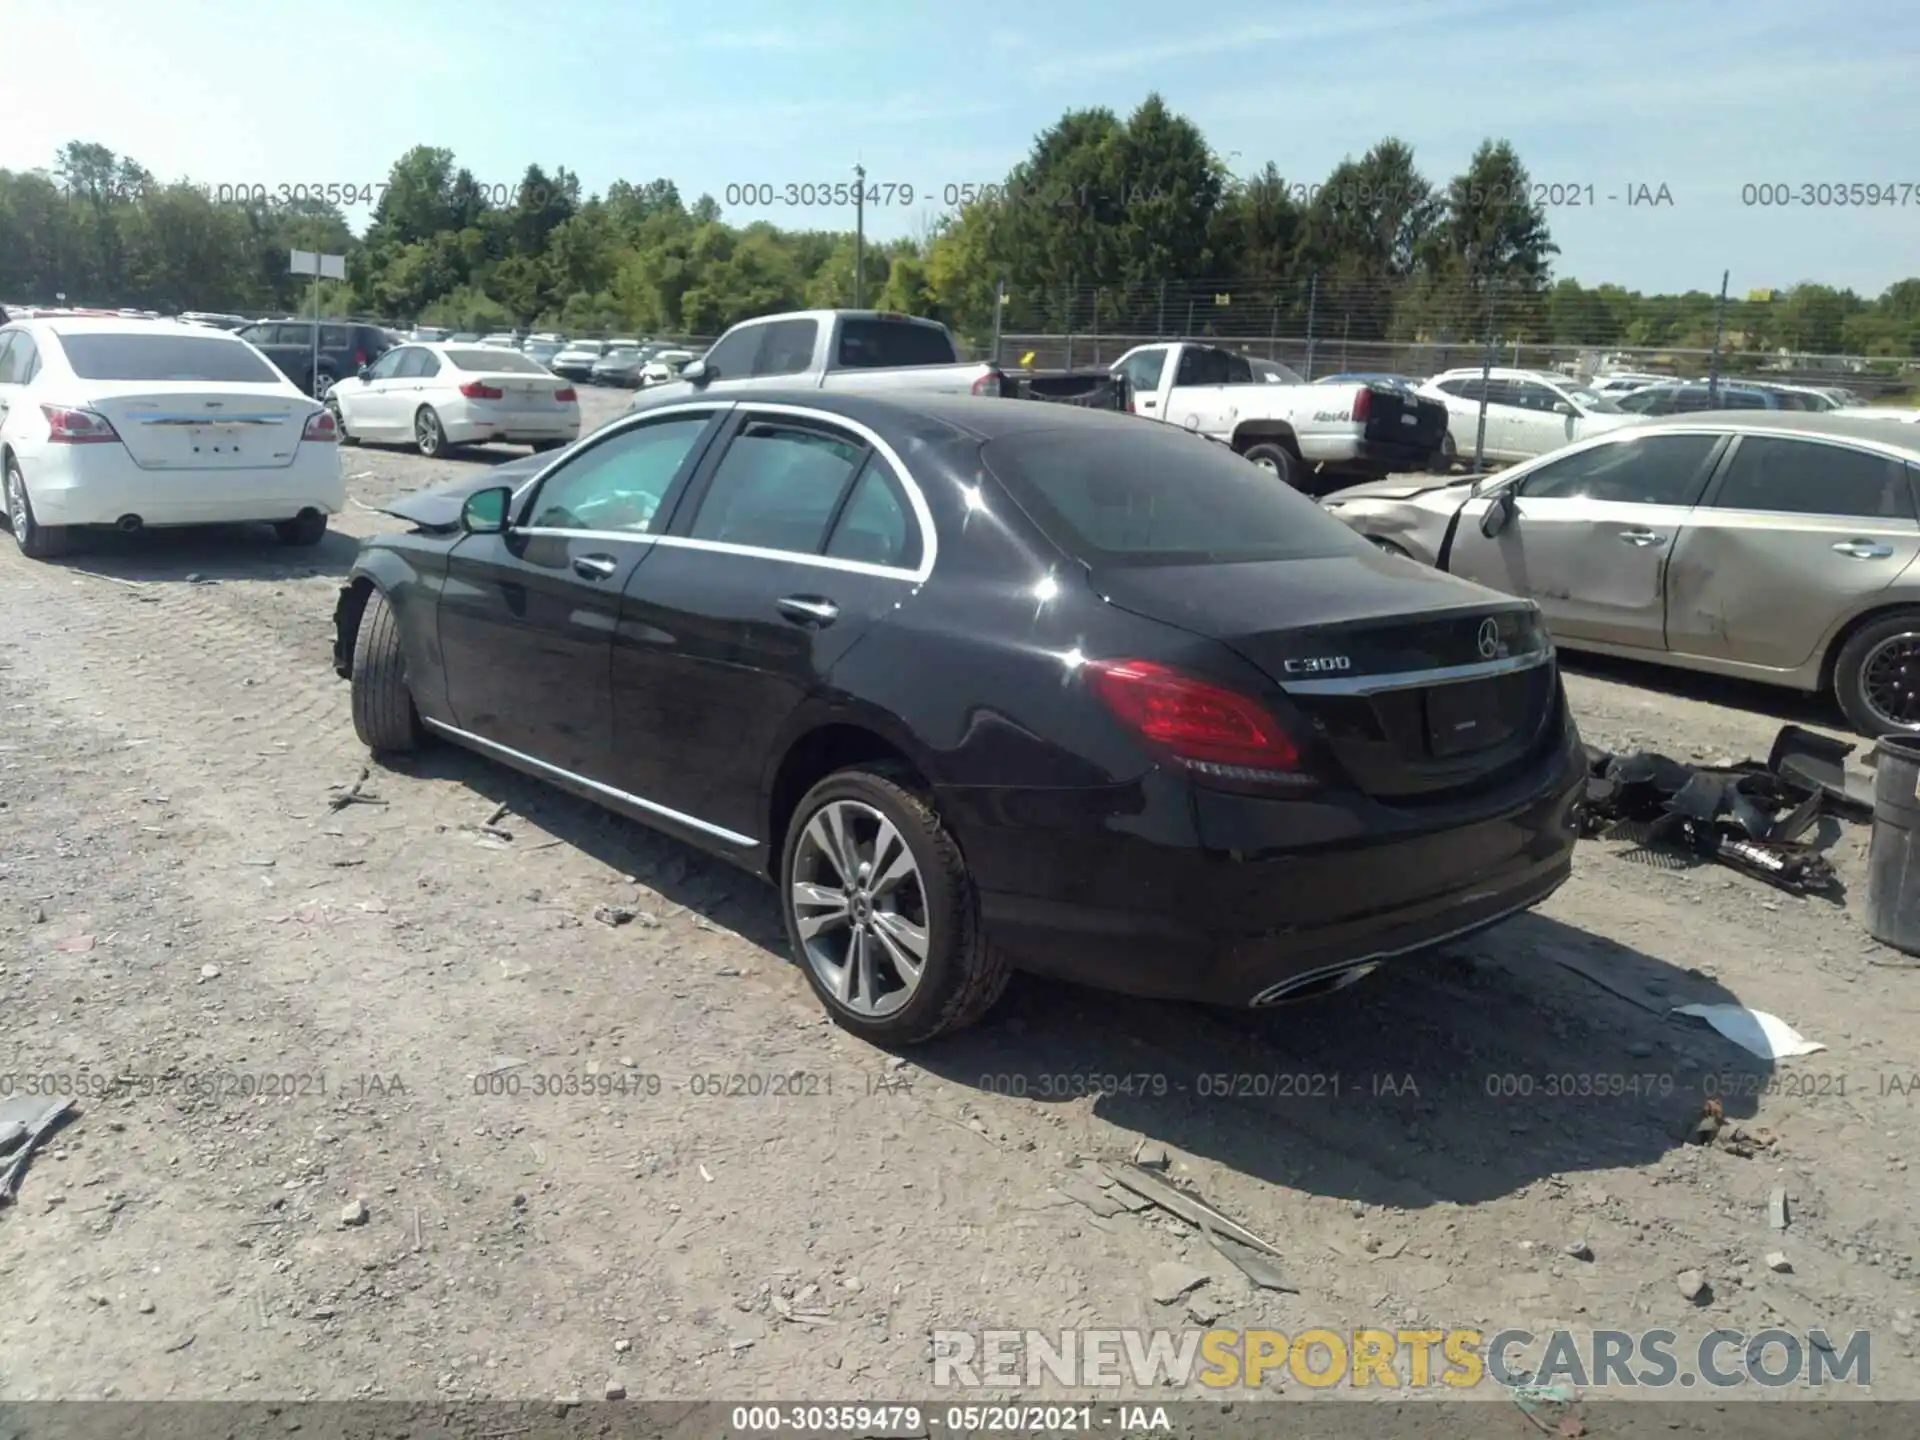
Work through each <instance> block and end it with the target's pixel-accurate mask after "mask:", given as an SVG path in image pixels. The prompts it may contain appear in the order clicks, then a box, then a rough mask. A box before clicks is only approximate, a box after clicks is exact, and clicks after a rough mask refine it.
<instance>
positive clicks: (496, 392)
mask: <svg viewBox="0 0 1920 1440" xmlns="http://www.w3.org/2000/svg"><path fill="white" fill-rule="evenodd" d="M460 393H461V394H462V395H464V396H466V397H467V399H469V400H499V399H503V398H504V397H505V396H506V393H507V392H506V391H504V390H502V389H500V388H499V387H498V386H494V385H489V384H487V383H486V382H485V381H482V380H469V381H468V382H467V383H466V384H464V385H462V386H461V387H460Z"/></svg>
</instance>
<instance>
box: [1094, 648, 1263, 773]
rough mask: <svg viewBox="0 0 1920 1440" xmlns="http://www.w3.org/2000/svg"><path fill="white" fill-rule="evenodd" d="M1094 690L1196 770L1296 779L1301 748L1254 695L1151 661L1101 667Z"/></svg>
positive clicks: (1118, 662) (1123, 717)
mask: <svg viewBox="0 0 1920 1440" xmlns="http://www.w3.org/2000/svg"><path fill="white" fill-rule="evenodd" d="M1087 671H1088V678H1089V681H1090V683H1091V684H1092V686H1093V691H1094V693H1095V694H1096V695H1098V696H1099V697H1100V699H1101V701H1102V702H1103V703H1104V704H1105V705H1106V707H1107V708H1108V709H1109V710H1111V711H1112V712H1113V714H1114V716H1115V717H1116V718H1117V719H1119V720H1120V722H1121V723H1122V724H1124V725H1126V726H1127V727H1128V728H1129V729H1130V730H1132V731H1134V733H1136V734H1137V735H1139V736H1140V737H1141V738H1142V739H1143V740H1146V741H1148V742H1150V743H1151V744H1153V745H1155V746H1157V747H1158V748H1160V749H1162V750H1164V751H1166V752H1167V753H1169V754H1170V755H1172V756H1173V757H1174V758H1176V759H1178V760H1181V761H1183V762H1185V763H1186V764H1188V765H1189V766H1192V767H1194V768H1196V769H1199V770H1202V771H1206V770H1221V771H1225V772H1231V771H1257V772H1261V773H1262V774H1267V775H1271V774H1274V773H1276V772H1279V773H1289V774H1296V775H1297V772H1298V771H1299V770H1300V764H1301V757H1300V747H1299V746H1298V745H1296V744H1295V743H1294V742H1293V738H1292V737H1291V736H1290V735H1288V734H1287V732H1286V731H1285V730H1283V729H1282V728H1281V726H1280V722H1279V721H1278V720H1276V719H1275V718H1274V717H1273V716H1272V715H1270V714H1269V713H1268V712H1267V709H1266V707H1265V706H1263V705H1262V704H1260V702H1259V701H1257V700H1255V699H1253V698H1251V697H1250V696H1246V695H1242V694H1240V693H1238V692H1237V691H1233V690H1228V689H1226V688H1225V687H1223V686H1219V685H1214V684H1210V683H1209V682H1207V681H1205V680H1198V679H1195V678H1194V677H1193V676H1191V675H1183V674H1181V673H1180V672H1179V671H1177V670H1174V669H1172V668H1170V667H1168V666H1165V665H1161V664H1158V663H1156V662H1154V661H1152V660H1107V661H1095V662H1093V663H1091V664H1089V665H1088V666H1087Z"/></svg>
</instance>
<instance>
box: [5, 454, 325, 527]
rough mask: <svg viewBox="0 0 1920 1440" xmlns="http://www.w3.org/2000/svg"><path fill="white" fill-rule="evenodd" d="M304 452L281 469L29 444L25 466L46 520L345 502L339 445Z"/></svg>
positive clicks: (241, 516) (236, 516) (211, 521)
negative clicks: (164, 465) (141, 461)
mask: <svg viewBox="0 0 1920 1440" xmlns="http://www.w3.org/2000/svg"><path fill="white" fill-rule="evenodd" d="M63 450H64V451H66V452H67V453H61V452H62V451H63ZM300 452H301V453H300V454H299V455H298V456H297V457H296V458H295V459H294V461H293V463H292V464H290V465H285V466H281V467H278V468H275V469H258V470H251V469H250V470H143V469H141V468H140V467H139V466H138V465H136V464H134V463H133V458H132V457H131V456H130V455H128V454H127V452H126V450H125V449H124V448H123V447H122V446H119V445H81V446H72V447H54V446H46V447H42V448H40V449H39V450H38V451H37V453H27V452H23V453H22V454H21V455H20V471H21V475H22V476H23V478H24V479H25V480H26V482H27V494H28V497H29V499H30V500H31V501H32V504H33V512H34V515H35V517H36V518H37V519H38V520H39V521H40V523H41V524H42V525H111V524H113V523H115V522H116V521H118V520H119V519H120V518H121V517H122V516H125V515H138V516H139V517H140V520H141V523H142V524H144V525H148V526H163V525H224V524H235V523H241V522H246V521H258V520H291V519H292V518H293V517H294V516H296V515H298V514H299V513H300V512H301V511H302V510H309V509H312V510H319V511H321V512H323V513H325V514H328V515H334V514H338V513H339V512H340V511H341V510H344V509H345V508H346V504H347V491H346V483H345V482H344V481H343V480H342V479H341V475H340V457H339V453H338V451H337V449H336V448H335V447H334V446H332V445H323V444H312V443H307V444H302V445H301V447H300Z"/></svg>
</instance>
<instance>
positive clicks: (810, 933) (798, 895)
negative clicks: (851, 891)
mask: <svg viewBox="0 0 1920 1440" xmlns="http://www.w3.org/2000/svg"><path fill="white" fill-rule="evenodd" d="M793 903H794V915H795V918H796V919H797V920H798V921H799V928H800V937H801V938H802V939H803V940H811V939H812V938H813V937H814V936H816V935H818V934H819V933H820V932H821V931H822V930H826V929H829V928H830V927H833V926H836V925H844V924H846V923H847V919H848V914H849V912H848V910H847V897H846V896H845V895H843V894H841V893H840V892H839V891H838V890H835V889H833V888H831V887H830V886H826V885H815V884H812V883H811V882H808V881H804V880H800V881H795V882H794V886H793ZM803 910H812V911H815V912H817V913H814V914H805V913H803Z"/></svg>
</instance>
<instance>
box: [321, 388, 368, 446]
mask: <svg viewBox="0 0 1920 1440" xmlns="http://www.w3.org/2000/svg"><path fill="white" fill-rule="evenodd" d="M326 406H327V413H328V414H329V415H331V416H333V428H334V431H335V433H336V434H338V435H339V437H340V443H341V444H342V445H358V444H359V443H360V442H359V441H358V440H357V439H355V438H354V437H353V436H352V435H349V434H348V433H347V417H346V415H345V413H344V412H342V410H341V409H340V399H339V397H338V396H336V395H329V396H328V397H327V399H326Z"/></svg>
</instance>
